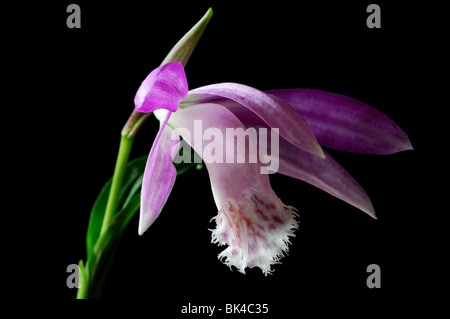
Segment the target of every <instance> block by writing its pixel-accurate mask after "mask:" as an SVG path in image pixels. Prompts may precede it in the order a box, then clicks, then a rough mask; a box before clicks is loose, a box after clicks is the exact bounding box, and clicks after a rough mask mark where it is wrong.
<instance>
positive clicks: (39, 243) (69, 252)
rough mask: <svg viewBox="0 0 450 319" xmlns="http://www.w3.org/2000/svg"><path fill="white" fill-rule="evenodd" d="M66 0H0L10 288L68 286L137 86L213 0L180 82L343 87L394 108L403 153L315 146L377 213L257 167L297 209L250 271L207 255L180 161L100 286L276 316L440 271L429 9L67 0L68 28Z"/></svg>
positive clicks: (387, 297)
mask: <svg viewBox="0 0 450 319" xmlns="http://www.w3.org/2000/svg"><path fill="white" fill-rule="evenodd" d="M69 3H70V2H69V1H62V2H55V3H54V4H48V3H46V4H36V3H35V4H33V5H23V6H21V5H18V6H15V7H14V8H13V9H11V10H10V11H8V12H10V13H14V14H15V15H14V16H15V17H17V18H15V19H12V20H11V21H10V22H8V23H9V24H8V26H9V29H7V30H9V31H8V32H6V35H5V37H6V38H7V40H10V42H8V46H7V47H8V50H7V52H8V53H9V54H10V56H8V59H5V62H6V64H10V65H9V66H10V67H12V68H13V73H12V74H13V75H12V76H11V77H10V81H9V83H8V84H10V85H11V86H10V87H11V92H10V93H12V94H13V101H14V102H13V104H12V105H10V106H15V108H13V109H12V111H11V112H12V115H10V114H9V113H8V119H9V121H8V123H9V124H13V128H11V129H9V130H8V132H10V134H11V133H14V134H13V135H14V137H15V138H16V137H18V136H19V137H20V138H19V139H14V140H13V142H12V144H13V145H14V146H15V147H18V148H19V149H20V151H21V152H17V153H14V154H16V155H14V156H12V157H11V156H10V158H9V159H11V160H12V162H13V163H14V164H15V165H17V169H15V173H17V174H18V176H20V177H19V178H17V179H16V182H17V183H18V184H17V185H16V187H15V188H13V189H15V190H16V191H14V192H13V194H14V197H12V198H11V200H13V198H14V203H15V209H14V213H11V214H9V215H11V216H12V217H13V219H12V222H10V223H7V224H6V228H7V232H6V234H7V236H8V239H7V241H6V245H5V246H7V247H8V248H10V249H11V251H9V250H8V254H7V256H8V258H7V260H8V262H7V263H6V265H7V266H8V272H7V273H8V274H9V275H8V277H9V279H11V283H9V282H8V284H7V287H6V290H7V291H8V294H9V295H10V296H12V297H13V298H14V299H35V298H48V299H49V300H53V299H62V300H70V299H72V298H74V296H75V291H74V290H70V289H68V288H67V287H66V277H67V276H68V274H67V273H66V267H67V265H69V264H72V263H77V262H78V261H79V260H80V259H83V260H85V259H86V256H85V233H86V228H87V223H88V218H89V213H90V209H91V207H92V204H93V202H94V200H95V198H96V197H97V195H98V192H99V191H100V189H101V187H102V186H103V184H104V183H105V181H106V180H107V179H108V178H109V177H110V176H111V174H112V172H113V168H114V163H115V157H116V152H117V147H118V142H119V133H120V130H121V128H122V126H123V124H124V123H125V121H126V119H127V117H128V115H129V114H130V112H131V111H132V108H133V99H134V95H135V93H136V90H137V88H138V87H139V85H140V83H141V81H142V80H143V79H144V78H145V77H146V75H147V74H148V73H149V72H150V71H151V70H152V69H154V68H155V67H157V66H159V64H160V63H161V61H162V59H163V58H164V57H165V55H166V54H167V53H168V51H169V50H170V49H171V47H172V46H173V45H174V44H175V43H176V42H177V41H178V39H179V38H180V37H181V36H182V35H183V34H184V33H185V32H186V31H187V30H188V29H189V28H190V27H191V26H192V25H193V24H194V23H196V22H197V21H198V19H200V17H201V16H202V15H203V14H204V13H205V12H206V10H207V9H208V8H209V7H210V6H212V7H213V10H214V15H213V17H212V20H211V21H210V24H209V26H208V28H207V30H206V32H205V34H204V36H203V38H202V40H201V41H200V44H199V45H198V47H197V48H196V50H195V52H194V54H193V56H192V58H191V59H190V61H189V63H188V65H187V67H186V73H187V77H188V81H189V86H190V88H195V87H198V86H202V85H206V84H210V83H218V82H238V83H243V84H247V85H250V86H253V87H256V88H259V89H261V90H267V89H276V88H296V87H301V88H316V89H321V90H326V91H331V92H336V93H341V94H345V95H349V96H352V97H354V98H357V99H359V100H361V101H363V102H365V103H367V104H369V105H371V106H373V107H375V108H376V109H378V110H380V111H381V112H383V113H385V114H387V115H388V116H389V117H390V118H392V119H393V120H394V121H395V122H396V123H397V124H398V125H399V126H400V127H401V128H402V129H403V130H404V131H406V132H407V134H408V135H409V137H410V140H411V142H412V144H413V146H414V148H415V150H414V151H408V152H403V153H399V154H394V155H387V156H375V155H359V154H349V153H343V152H331V151H330V152H331V153H332V155H333V156H335V158H336V159H337V160H338V161H339V162H340V163H341V164H342V165H343V166H344V167H345V168H347V169H348V171H349V172H350V173H351V174H352V175H353V176H354V177H355V178H356V179H357V181H359V183H360V184H361V185H362V186H363V188H364V189H365V190H366V191H367V192H368V194H369V196H370V197H371V199H372V202H373V204H374V207H375V210H376V212H377V215H378V217H379V219H378V220H373V219H371V218H370V217H368V216H367V215H365V214H364V213H362V212H361V211H358V209H356V208H354V207H352V206H350V205H348V204H346V203H344V202H342V201H340V200H338V199H335V198H333V197H331V196H330V195H328V194H326V193H324V192H322V191H320V190H318V189H315V188H314V187H312V186H310V185H308V184H306V183H303V182H301V181H297V180H293V179H290V178H287V177H284V176H280V175H276V176H271V183H272V186H273V188H274V190H275V192H276V193H277V194H278V195H279V196H280V197H281V199H282V201H283V202H284V203H286V204H288V205H292V206H295V207H296V208H297V209H298V211H299V216H300V217H299V220H300V227H299V229H298V230H297V232H296V237H295V238H293V239H292V245H291V246H290V250H289V256H287V257H285V258H283V259H282V264H281V265H276V266H275V267H274V269H275V272H274V274H273V275H270V276H267V277H265V276H264V275H262V273H261V271H260V270H259V269H251V270H249V271H248V273H247V274H246V275H242V274H240V273H239V272H237V271H236V270H233V271H230V269H229V268H228V267H227V266H225V265H223V264H222V263H221V262H219V261H218V260H217V254H218V253H219V252H220V251H221V249H222V248H219V247H217V246H215V245H213V244H211V243H210V240H211V235H210V231H209V230H208V228H213V227H214V224H213V223H210V219H211V218H212V217H214V216H215V214H216V207H215V205H214V202H213V198H212V194H211V191H210V185H209V180H208V176H207V172H206V170H205V169H203V170H201V171H195V170H193V171H190V172H189V173H186V174H185V175H182V176H180V177H179V178H178V179H177V182H176V184H175V187H174V189H173V192H172V194H171V196H170V199H169V201H168V202H167V205H166V206H165V208H164V211H163V212H162V214H161V216H160V217H159V218H158V220H157V221H156V222H155V223H154V225H153V226H152V227H151V228H150V229H149V231H147V233H146V234H145V235H144V236H142V237H140V236H138V234H137V225H138V219H137V218H135V219H134V220H133V221H132V222H131V225H130V227H129V229H128V231H127V233H126V235H125V237H124V239H123V241H122V243H121V246H120V248H119V251H118V254H117V257H116V259H115V261H114V264H113V266H112V269H111V273H110V276H109V280H108V283H107V285H106V287H105V293H104V299H117V300H130V301H131V300H135V301H136V300H138V302H136V305H137V306H139V305H144V304H145V307H146V309H147V308H148V309H149V310H152V311H153V310H165V311H166V312H167V313H168V314H169V315H170V317H174V316H175V315H177V314H179V312H180V310H181V306H182V305H187V303H189V302H190V303H191V304H195V305H215V306H216V307H221V306H222V307H224V305H225V304H226V303H267V304H268V305H269V309H270V312H271V313H272V314H274V315H276V316H279V315H282V314H287V313H290V312H293V313H296V312H301V310H302V308H303V307H306V306H309V305H311V302H314V301H316V302H318V305H319V307H318V308H317V311H319V312H320V311H323V310H326V309H327V308H328V307H327V306H326V305H333V302H336V304H335V305H339V306H342V307H345V308H347V307H349V309H352V308H353V307H354V306H355V305H356V304H358V305H361V304H362V305H365V306H366V308H365V309H367V311H369V310H370V311H372V310H374V309H385V307H387V306H388V305H397V306H399V309H403V307H406V306H407V305H409V307H411V304H413V305H414V306H415V307H416V306H418V305H420V304H421V303H422V302H423V299H422V296H425V295H427V294H428V293H429V292H431V291H432V290H433V288H431V286H429V285H431V284H435V283H438V282H439V280H440V278H441V277H442V276H443V269H442V267H443V266H442V264H441V263H440V262H438V258H439V254H437V253H436V250H435V249H436V247H437V244H438V243H439V242H440V241H438V239H437V238H436V237H435V236H436V235H440V234H439V232H438V231H437V230H436V225H437V224H439V222H438V220H439V218H440V217H441V214H442V213H443V211H442V209H440V208H438V205H437V199H439V198H440V197H439V195H438V194H439V193H438V192H437V190H435V189H436V188H437V187H436V186H437V185H438V182H437V179H434V178H436V177H440V176H441V174H443V171H441V169H440V166H439V164H438V162H437V158H439V156H437V154H438V150H439V148H438V147H436V145H437V143H436V141H435V139H434V138H431V137H430V136H431V134H429V133H436V134H437V129H438V127H435V126H434V124H433V123H434V122H433V121H434V118H435V117H436V116H437V117H438V116H439V114H440V111H439V109H438V105H436V104H433V103H430V100H429V98H428V97H429V92H431V91H433V90H430V88H429V86H428V85H429V84H430V82H429V81H430V80H431V75H430V74H429V73H428V72H429V70H430V69H433V66H432V65H434V64H435V63H436V61H435V60H434V58H435V57H436V56H435V55H434V53H433V52H434V50H435V49H434V48H432V45H434V44H435V41H434V38H433V37H432V35H433V33H432V32H430V31H429V29H430V24H428V22H425V21H426V20H425V18H429V17H430V15H431V12H434V11H433V10H436V9H435V8H434V9H433V8H430V7H424V6H422V7H417V6H413V5H408V4H407V3H404V4H400V3H397V5H394V4H392V2H388V1H376V3H377V4H379V5H380V7H381V19H382V21H381V26H382V27H381V29H369V28H367V26H366V18H367V16H368V13H366V8H367V5H368V4H370V3H371V2H370V1H345V3H344V1H316V2H314V4H311V3H304V2H298V1H297V2H295V3H294V2H289V3H284V2H281V1H276V2H264V1H259V2H255V3H254V4H252V5H250V3H248V2H245V4H244V1H240V2H237V3H232V2H228V1H224V2H220V3H219V1H202V2H200V1H195V4H194V3H188V2H187V1H185V2H183V3H182V4H177V3H169V2H167V3H165V2H164V3H163V2H161V3H157V4H156V3H155V2H153V1H146V2H134V1H127V2H123V3H117V4H116V3H111V2H95V4H93V3H91V2H88V1H75V3H77V4H79V5H80V7H81V20H82V21H81V24H82V27H81V29H68V28H67V27H66V18H67V16H68V13H66V8H67V5H68V4H69ZM5 15H7V14H6V13H5ZM8 21H9V20H8ZM427 21H428V20H427ZM424 48H429V49H424ZM437 51H439V50H437ZM423 52H425V53H426V54H427V56H425V55H424V53H423ZM429 53H431V55H428V54H429ZM157 127H158V123H157V121H156V120H155V119H154V118H152V119H150V120H149V121H148V122H147V123H146V124H145V127H144V128H143V130H142V132H140V134H139V136H138V138H137V139H136V142H135V146H134V149H133V151H132V155H131V156H132V158H134V157H137V156H141V155H144V154H146V153H148V151H149V150H150V146H151V144H152V140H153V138H154V136H155V134H156V131H157ZM14 130H15V131H14ZM17 132H25V134H23V135H19V134H16V133H17ZM427 134H428V135H427ZM9 136H11V135H9ZM8 141H9V142H11V139H8ZM15 141H17V143H16V142H15ZM18 145H19V146H18ZM430 158H431V161H430ZM435 159H436V161H435ZM15 167H16V166H15ZM18 172H22V173H25V174H22V173H21V174H19V173H18ZM369 264H378V265H379V266H380V267H381V285H382V287H381V289H369V288H367V286H366V278H367V276H368V275H369V274H368V273H367V272H366V268H367V266H368V265H369ZM4 290H5V287H4ZM114 304H115V303H111V305H114ZM71 305H72V306H74V307H75V306H76V304H71ZM330 307H331V309H334V308H333V306H330ZM148 315H149V316H151V314H150V313H149V314H148ZM236 317H239V316H236Z"/></svg>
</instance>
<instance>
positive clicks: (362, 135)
mask: <svg viewBox="0 0 450 319" xmlns="http://www.w3.org/2000/svg"><path fill="white" fill-rule="evenodd" d="M266 93H269V94H272V95H274V96H277V97H279V98H281V99H282V100H284V101H285V102H287V103H288V104H290V105H292V106H293V107H294V108H296V109H297V110H298V112H299V113H301V115H302V116H303V117H304V118H305V120H306V122H308V124H309V126H310V127H311V129H312V131H313V132H314V134H315V136H316V137H317V140H318V142H319V143H320V145H322V146H325V147H330V148H334V149H337V150H341V151H348V152H355V153H365V154H391V153H396V152H400V151H404V150H410V149H412V146H411V143H410V142H409V139H408V136H407V135H406V134H405V132H403V131H402V130H401V129H400V128H399V127H398V126H397V125H396V124H395V123H394V122H393V121H392V120H391V119H389V118H388V117H387V116H386V115H384V114H382V113H381V112H379V111H377V110H375V109H374V108H372V107H370V106H368V105H366V104H364V103H362V102H360V101H358V100H355V99H353V98H350V97H348V96H344V95H340V94H335V93H329V92H324V91H320V90H312V89H287V90H273V91H267V92H266Z"/></svg>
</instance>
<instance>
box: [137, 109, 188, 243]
mask: <svg viewBox="0 0 450 319" xmlns="http://www.w3.org/2000/svg"><path fill="white" fill-rule="evenodd" d="M170 114H171V113H170V112H167V114H166V117H165V119H164V120H163V121H161V126H160V128H159V132H158V134H157V135H156V138H155V140H154V142H153V145H152V149H151V151H150V155H149V156H148V160H147V165H146V167H145V172H144V179H143V182H142V191H141V210H140V217H139V235H142V234H143V233H144V232H145V231H146V230H147V229H148V228H149V227H150V226H151V225H152V224H153V222H154V221H155V219H156V218H158V216H159V214H160V213H161V210H162V209H163V207H164V205H165V203H166V201H167V198H168V197H169V194H170V192H171V191H172V187H173V185H174V183H175V177H176V175H177V171H176V169H175V167H174V166H173V162H172V159H173V157H174V156H175V154H176V150H177V147H176V146H177V145H178V144H179V142H180V140H179V136H178V134H176V133H174V132H173V131H172V130H171V128H170V127H169V126H167V125H166V123H167V120H168V119H169V117H170Z"/></svg>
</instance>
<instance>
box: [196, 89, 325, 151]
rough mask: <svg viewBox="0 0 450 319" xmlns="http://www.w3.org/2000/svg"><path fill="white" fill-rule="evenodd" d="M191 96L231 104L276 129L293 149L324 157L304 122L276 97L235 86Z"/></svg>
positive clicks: (197, 90) (201, 91)
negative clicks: (199, 95)
mask: <svg viewBox="0 0 450 319" xmlns="http://www.w3.org/2000/svg"><path fill="white" fill-rule="evenodd" d="M194 94H201V95H204V94H210V95H214V96H219V97H224V98H227V99H230V100H233V101H235V102H237V103H239V104H241V105H242V106H244V107H246V108H247V109H249V110H250V111H251V112H253V113H255V114H256V115H258V116H259V117H260V118H261V119H262V120H263V121H264V122H265V123H266V124H267V125H268V126H269V127H272V128H279V130H280V135H281V136H282V137H284V138H285V139H286V140H288V141H289V142H291V143H292V144H294V145H295V146H297V147H299V148H301V149H303V150H305V151H307V152H310V153H312V154H315V155H317V156H320V157H324V154H323V151H322V148H321V147H320V145H319V144H318V143H317V141H316V138H315V136H314V134H313V132H312V131H311V129H310V128H309V126H308V124H307V123H306V121H305V120H304V119H303V118H302V116H301V115H300V114H299V113H298V112H296V111H295V109H293V108H292V107H291V106H290V105H289V104H287V103H285V102H283V101H282V100H281V99H279V98H277V97H274V96H272V95H269V94H266V93H264V92H261V91H259V90H257V89H255V88H252V87H249V86H246V85H242V84H237V83H219V84H212V85H208V86H204V87H201V88H198V89H194V90H192V91H190V92H189V95H194ZM194 99H195V98H194Z"/></svg>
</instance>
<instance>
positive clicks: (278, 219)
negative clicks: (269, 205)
mask: <svg viewBox="0 0 450 319" xmlns="http://www.w3.org/2000/svg"><path fill="white" fill-rule="evenodd" d="M272 219H273V221H274V222H275V223H278V224H283V221H282V220H281V218H280V217H278V216H272Z"/></svg>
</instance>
